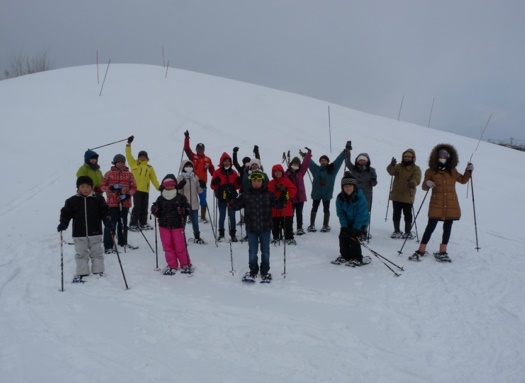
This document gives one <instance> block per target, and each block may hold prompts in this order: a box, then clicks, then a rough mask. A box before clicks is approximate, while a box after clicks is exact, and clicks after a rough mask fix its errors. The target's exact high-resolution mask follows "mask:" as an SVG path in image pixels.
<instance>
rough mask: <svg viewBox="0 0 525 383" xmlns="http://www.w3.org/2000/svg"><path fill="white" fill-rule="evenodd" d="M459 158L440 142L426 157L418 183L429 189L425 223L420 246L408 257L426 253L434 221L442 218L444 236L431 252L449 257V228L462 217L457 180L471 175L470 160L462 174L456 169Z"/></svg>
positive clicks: (463, 179) (468, 177)
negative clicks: (427, 157) (425, 163)
mask: <svg viewBox="0 0 525 383" xmlns="http://www.w3.org/2000/svg"><path fill="white" fill-rule="evenodd" d="M458 162H459V158H458V153H457V151H456V149H455V148H454V147H453V146H452V145H449V144H439V145H436V146H435V147H434V149H432V151H431V152H430V157H429V159H428V169H427V170H426V171H425V179H424V180H423V185H422V186H421V187H422V189H423V190H427V191H428V190H430V189H431V190H432V195H431V197H430V203H429V205H428V223H427V227H426V228H425V232H424V233H423V238H422V239H421V244H420V245H419V249H418V250H417V251H416V252H415V253H414V254H413V255H412V256H411V257H409V259H410V260H419V258H420V257H422V256H424V255H425V254H426V252H425V250H426V246H427V243H428V241H429V240H430V237H431V236H432V233H433V232H434V229H435V228H436V225H437V223H438V222H439V221H443V236H442V239H441V244H440V245H439V252H437V253H434V255H435V257H436V259H437V260H438V261H450V258H449V257H448V254H447V244H448V241H449V239H450V234H451V231H452V223H453V222H454V221H457V220H459V218H460V217H461V209H460V207H459V201H458V196H457V194H456V183H457V182H459V183H461V184H466V183H467V182H468V181H469V179H470V177H471V176H472V171H473V170H474V165H473V164H471V163H469V164H467V167H466V169H465V171H464V172H463V174H461V173H460V172H458V170H457V169H456V167H457V165H458Z"/></svg>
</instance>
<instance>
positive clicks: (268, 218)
mask: <svg viewBox="0 0 525 383" xmlns="http://www.w3.org/2000/svg"><path fill="white" fill-rule="evenodd" d="M282 198H284V197H282ZM283 206H284V201H283V200H282V199H281V201H280V200H279V199H278V198H277V197H276V196H275V194H274V193H272V192H270V191H269V190H268V188H267V187H266V185H265V183H264V181H263V186H262V187H261V188H260V189H254V188H252V187H250V188H249V189H248V190H246V191H245V192H244V193H242V194H241V195H240V196H239V197H237V198H236V199H234V200H232V201H231V202H230V209H232V210H241V209H244V222H245V224H246V231H255V232H262V231H267V230H272V228H273V220H272V209H273V208H282V207H283Z"/></svg>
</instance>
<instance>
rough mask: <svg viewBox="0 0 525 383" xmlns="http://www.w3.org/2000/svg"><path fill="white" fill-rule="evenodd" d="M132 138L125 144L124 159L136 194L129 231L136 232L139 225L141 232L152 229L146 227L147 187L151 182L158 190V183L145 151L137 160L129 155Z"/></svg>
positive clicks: (140, 153) (141, 152)
mask: <svg viewBox="0 0 525 383" xmlns="http://www.w3.org/2000/svg"><path fill="white" fill-rule="evenodd" d="M133 138H134V137H133V136H130V137H129V138H128V143H127V144H126V159H127V160H128V164H129V167H130V168H131V172H132V173H133V177H135V181H136V182H137V192H136V193H135V194H134V195H133V210H132V211H131V219H130V221H129V230H130V231H138V230H139V225H140V229H142V230H150V229H152V227H151V226H150V225H148V206H149V185H150V182H151V183H152V184H153V186H154V187H155V189H157V190H159V181H158V180H157V175H156V174H155V169H153V166H151V165H150V164H148V161H149V158H148V153H147V152H146V151H144V150H141V151H140V152H139V155H138V159H135V157H133V154H132V153H131V143H132V142H133Z"/></svg>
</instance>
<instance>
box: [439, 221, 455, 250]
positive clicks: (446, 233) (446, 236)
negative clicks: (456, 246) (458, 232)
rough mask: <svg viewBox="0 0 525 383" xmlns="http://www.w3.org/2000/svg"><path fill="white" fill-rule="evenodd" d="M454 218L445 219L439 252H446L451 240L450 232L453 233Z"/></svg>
mask: <svg viewBox="0 0 525 383" xmlns="http://www.w3.org/2000/svg"><path fill="white" fill-rule="evenodd" d="M453 223H454V221H453V220H451V219H447V220H445V221H443V237H442V238H441V244H440V245H439V252H440V253H446V252H447V245H448V241H449V240H450V234H451V233H452V224H453Z"/></svg>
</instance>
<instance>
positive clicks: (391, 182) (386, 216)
mask: <svg viewBox="0 0 525 383" xmlns="http://www.w3.org/2000/svg"><path fill="white" fill-rule="evenodd" d="M393 184H394V176H390V189H389V191H388V202H387V203H386V214H385V222H386V221H388V206H389V205H390V193H392V185H393Z"/></svg>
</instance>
